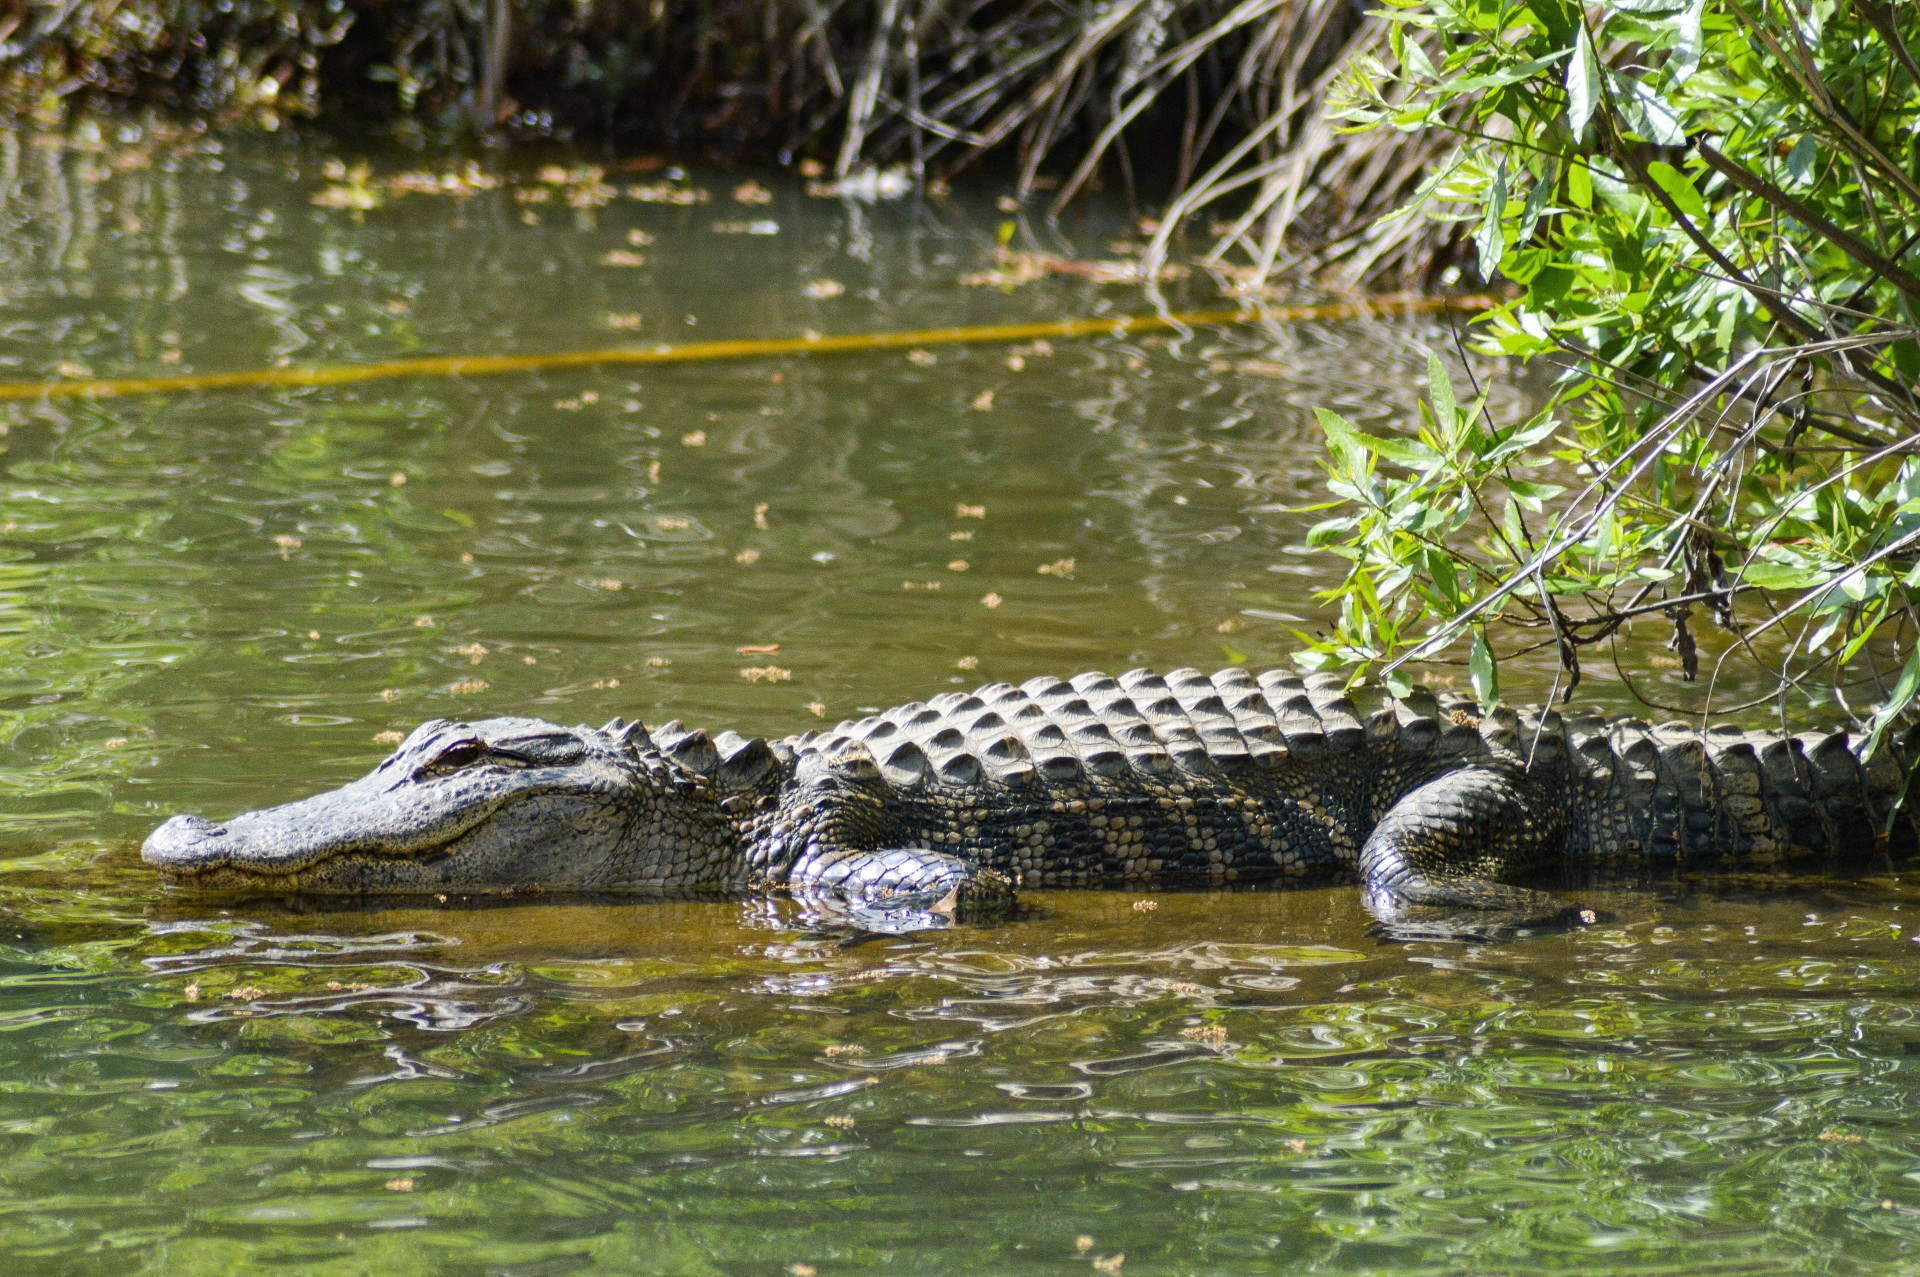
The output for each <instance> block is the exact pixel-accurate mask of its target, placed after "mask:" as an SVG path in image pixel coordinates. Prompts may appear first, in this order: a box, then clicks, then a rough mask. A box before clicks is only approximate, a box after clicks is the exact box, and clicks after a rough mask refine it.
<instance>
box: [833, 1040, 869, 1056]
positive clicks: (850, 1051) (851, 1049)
mask: <svg viewBox="0 0 1920 1277" xmlns="http://www.w3.org/2000/svg"><path fill="white" fill-rule="evenodd" d="M866 1053H867V1048H866V1047H864V1046H861V1045H860V1044H859V1043H858V1042H835V1043H834V1044H833V1045H832V1046H829V1047H828V1048H827V1054H828V1055H865V1054H866Z"/></svg>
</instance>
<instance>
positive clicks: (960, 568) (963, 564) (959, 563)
mask: <svg viewBox="0 0 1920 1277" xmlns="http://www.w3.org/2000/svg"><path fill="white" fill-rule="evenodd" d="M972 566H973V565H972V564H971V563H968V562H967V561H966V560H965V559H954V560H952V561H951V562H949V563H948V564H947V571H949V572H965V571H966V570H967V569H968V568H970V567H972Z"/></svg>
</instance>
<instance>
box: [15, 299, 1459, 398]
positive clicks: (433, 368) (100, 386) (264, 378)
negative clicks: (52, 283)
mask: <svg viewBox="0 0 1920 1277" xmlns="http://www.w3.org/2000/svg"><path fill="white" fill-rule="evenodd" d="M1490 305H1492V302H1491V301H1490V300H1489V299H1487V298H1484V297H1405V296H1394V297H1379V298H1375V299H1373V300H1371V301H1364V302H1339V303H1333V304H1329V305H1323V306H1279V307H1273V308H1270V309H1267V310H1263V311H1248V310H1199V311H1189V312H1187V313H1185V314H1174V315H1124V316H1120V317H1118V318H1111V319H1058V320H1052V321H1049V322H1047V323H1040V324H988V325H984V326H980V327H974V328H923V329H920V330H919V331H917V332H905V333H852V334H849V335H847V336H844V337H822V336H819V335H816V334H810V335H808V336H805V337H767V338H752V339H748V340H743V341H697V342H689V343H687V344H686V345H684V346H647V347H630V348H626V349H617V350H573V351H563V352H560V353H558V354H550V355H444V356H438V357H434V358H428V359H395V360H390V361H388V362H386V363H379V364H339V365H335V366H333V367H321V368H257V369H253V370H250V371H247V372H212V373H193V374H188V375H185V376H179V377H104V378H98V379H91V380H88V379H73V380H68V381H14V382H0V399H42V398H45V399H73V398H82V399H105V398H108V397H110V396H114V395H164V394H172V393H175V392H177V391H185V390H228V389H234V388H238V387H242V386H338V385H343V384H345V383H347V382H354V381H378V380H382V379H384V378H392V377H484V376H492V375H496V374H499V373H509V372H535V371H538V370H541V369H547V368H585V367H588V366H590V365H597V364H692V363H703V362H707V361H711V360H716V359H755V358H761V357H765V356H769V355H837V354H850V353H854V352H857V351H863V350H892V349H896V348H898V347H902V346H955V345H967V344H977V343H987V342H1004V341H1033V340H1036V339H1038V338H1044V337H1060V338H1068V337H1097V336H1102V335H1111V336H1121V335H1123V334H1130V333H1142V332H1152V331H1154V330H1157V329H1165V328H1193V327H1200V326H1203V325H1207V324H1234V323H1247V322H1253V321H1265V322H1277V323H1300V322H1303V321H1308V320H1315V319H1360V318H1365V317H1368V316H1373V315H1393V314H1412V313H1416V312H1428V311H1446V310H1484V309H1486V308H1487V307H1488V306H1490Z"/></svg>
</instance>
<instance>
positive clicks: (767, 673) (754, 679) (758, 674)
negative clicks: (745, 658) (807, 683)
mask: <svg viewBox="0 0 1920 1277" xmlns="http://www.w3.org/2000/svg"><path fill="white" fill-rule="evenodd" d="M740 677H741V678H744V679H746V680H747V682H749V683H784V682H786V681H787V680H788V679H790V678H792V677H793V671H792V670H783V669H781V668H780V667H779V666H778V665H758V666H748V667H747V668H746V669H743V670H741V671H740Z"/></svg>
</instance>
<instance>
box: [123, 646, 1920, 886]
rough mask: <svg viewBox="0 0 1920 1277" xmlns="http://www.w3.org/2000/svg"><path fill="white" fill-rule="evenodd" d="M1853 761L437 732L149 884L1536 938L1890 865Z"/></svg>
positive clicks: (1330, 726) (1088, 692) (1309, 742)
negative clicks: (1195, 913)
mask: <svg viewBox="0 0 1920 1277" xmlns="http://www.w3.org/2000/svg"><path fill="white" fill-rule="evenodd" d="M529 742H534V743H531V744H530V743H529ZM1857 749H1858V746H1857V745H1856V744H1855V743H1854V742H1853V741H1851V740H1850V739H1849V738H1848V737H1847V736H1846V735H1845V734H1834V735H1828V736H1818V735H1802V736H1781V735H1775V734H1767V733H1750V732H1742V731H1738V730H1735V729H1727V728H1716V729H1713V730H1710V731H1708V732H1706V733H1704V734H1701V733H1698V732H1696V731H1694V730H1692V729H1691V728H1687V727H1683V726H1678V725H1661V726H1649V725H1648V724H1646V723H1642V722H1637V721H1633V720H1625V719H1622V720H1616V721H1613V722H1603V721H1602V720H1600V719H1599V718H1597V717H1593V716H1591V715H1580V714H1572V715H1562V714H1560V713H1558V712H1553V711H1548V712H1545V713H1542V712H1541V711H1539V710H1536V709H1525V710H1519V711H1516V710H1513V709H1509V708H1506V707H1504V706H1502V707H1498V708H1496V709H1494V710H1493V711H1492V712H1491V713H1489V714H1487V715H1486V716H1485V717H1484V719H1483V718H1482V717H1481V716H1480V715H1479V713H1478V711H1477V709H1476V708H1475V707H1474V705H1473V704H1472V703H1471V702H1468V701H1464V700H1461V699H1459V698H1457V697H1454V696H1452V695H1451V694H1446V693H1442V694H1439V695H1436V694H1435V693H1432V692H1429V691H1427V690H1425V689H1418V690H1416V691H1415V692H1414V693H1413V694H1412V695H1410V696H1408V697H1407V698H1406V699H1405V700H1403V701H1391V700H1389V701H1383V702H1381V703H1379V704H1378V705H1374V706H1369V707H1367V708H1364V709H1363V708H1361V707H1359V706H1356V705H1355V704H1354V702H1353V701H1352V700H1350V699H1349V698H1348V697H1347V696H1346V695H1344V694H1343V692H1342V690H1341V687H1340V683H1339V681H1338V680H1337V679H1335V678H1332V677H1330V676H1309V677H1307V678H1305V679H1302V678H1299V677H1295V676H1294V675H1293V674H1291V673H1289V672H1286V671H1279V670H1275V671H1268V672H1265V673H1262V674H1259V675H1257V676H1256V675H1254V674H1251V673H1249V672H1247V671H1245V670H1240V669H1229V670H1224V671H1222V672H1220V673H1218V674H1215V675H1212V676H1211V677H1209V676H1208V675H1205V674H1202V673H1200V672H1199V671H1197V670H1191V669H1182V670H1175V671H1173V672H1172V673H1170V674H1167V675H1166V676H1164V677H1162V676H1160V675H1158V674H1155V673H1153V672H1152V671H1150V670H1133V671H1130V672H1128V673H1126V674H1122V675H1120V676H1119V677H1118V678H1112V677H1109V676H1107V675H1105V674H1100V673H1089V674H1082V675H1080V676H1079V677H1077V678H1074V679H1072V680H1070V681H1062V680H1060V679H1054V678H1036V679H1032V680H1030V681H1028V682H1027V683H1025V684H1022V685H1021V686H1019V687H1014V686H1011V685H1009V684H1005V683H994V684H989V685H987V686H985V687H982V688H979V689H978V690H976V691H974V692H972V693H967V694H960V693H948V694H945V695H941V696H936V697H934V698H933V699H932V700H929V701H926V702H917V701H916V702H914V703H913V704H909V705H902V706H900V707H899V708H897V709H893V710H889V711H888V712H886V713H885V714H877V715H874V716H872V717H869V718H863V719H861V720H859V721H858V722H845V723H840V724H838V725H836V726H835V727H833V728H832V729H831V730H829V731H826V732H808V733H807V734H805V735H803V736H798V737H790V738H788V739H785V740H780V741H772V742H768V741H763V740H757V739H749V738H746V737H742V736H738V735H736V734H735V733H732V732H722V733H720V734H719V735H718V736H715V737H711V738H710V737H709V736H708V735H707V734H706V733H705V732H703V731H699V730H695V729H690V728H687V727H684V726H682V725H681V724H680V723H678V722H673V723H668V724H666V725H664V726H661V727H658V728H655V729H653V730H652V731H651V732H648V731H646V730H644V729H642V728H640V727H639V726H638V725H637V724H626V723H622V722H620V721H619V720H615V722H613V723H610V724H608V725H607V727H605V728H602V729H600V730H599V731H594V730H592V729H589V728H584V727H583V728H561V727H556V726H554V725H553V724H549V723H540V722H537V721H535V720H530V719H494V720H488V721H487V722H483V723H476V724H471V725H468V724H448V723H430V724H427V725H425V726H423V727H422V728H420V729H419V730H418V731H416V732H415V733H414V735H413V736H412V737H410V738H409V739H408V741H407V742H406V743H405V744H403V745H402V746H401V747H400V749H399V750H398V751H396V753H395V754H394V756H393V757H392V758H390V759H388V760H387V761H386V762H385V763H383V764H381V766H380V768H379V769H377V770H376V771H375V772H374V773H372V774H371V775H369V776H368V777H366V778H364V779H363V780H361V781H356V782H354V784H352V785H349V786H347V787H345V788H343V789H341V790H337V791H334V792H333V793H331V794H324V795H320V796H317V797H316V798H313V799H308V800H306V801H305V802H303V803H296V804H290V805H289V806H287V807H284V808H275V809H273V810H272V811H267V812H255V813H248V814H247V815H245V816H241V817H236V818H235V819H234V820H233V821H230V822H228V824H227V826H225V827H219V826H214V825H211V824H210V823H209V822H206V821H200V820H198V819H197V818H195V817H176V818H175V820H173V821H170V822H168V824H167V825H164V826H162V827H161V828H160V829H159V830H156V831H155V833H154V835H153V836H152V837H151V838H150V839H149V840H148V844H147V848H146V855H147V859H148V860H149V861H150V862H151V863H153V864H155V865H156V866H158V867H160V868H161V869H162V870H163V871H165V872H168V873H169V874H171V875H173V876H175V877H177V878H181V879H185V880H192V881H198V882H203V883H209V884H218V885H223V886H233V885H246V884H249V883H250V884H252V885H263V883H264V882H265V880H274V881H275V883H276V884H277V885H280V886H283V887H297V888H300V889H307V890H325V891H362V892H372V891H399V890H468V891H475V890H525V889H530V888H532V889H539V888H545V889H600V890H662V889H684V888H702V887H734V888H737V887H742V886H748V887H754V886H771V887H784V888H787V889H789V890H791V891H794V892H796V893H798V894H802V895H810V896H816V897H821V898H826V897H833V898H838V899H842V900H848V899H881V900H887V899H896V898H899V897H903V896H904V897H911V898H913V899H914V900H916V901H917V902H918V904H919V905H921V906H924V907H929V908H935V909H943V910H957V909H987V908H991V907H995V906H997V905H1000V904H1004V903H1005V902H1006V901H1008V900H1010V899H1011V898H1012V891H1013V889H1014V887H1015V886H1017V885H1032V886H1089V885H1094V884H1111V885H1118V884H1126V883H1143V882H1147V881H1185V882H1193V883H1225V882H1233V881H1244V880H1251V879H1267V878H1304V877H1308V876H1337V875H1343V874H1354V873H1358V874H1359V876H1360V877H1361V878H1362V879H1363V881H1365V882H1366V883H1367V884H1368V885H1369V887H1370V888H1371V889H1372V890H1373V891H1375V892H1376V893H1384V894H1385V895H1387V896H1390V897H1392V898H1393V899H1395V900H1399V901H1404V902H1410V903H1414V904H1422V903H1432V904H1447V905H1469V906H1478V907H1488V908H1519V907H1527V908H1532V907H1534V906H1535V905H1537V904H1538V900H1539V895H1538V893H1529V892H1524V891H1519V890H1516V889H1514V888H1513V887H1511V886H1509V885H1507V884H1506V883H1505V882H1504V881H1503V880H1506V879H1510V878H1512V877H1515V876H1517V875H1519V874H1521V873H1524V872H1525V871H1527V870H1529V869H1532V868H1535V867H1539V866H1542V865H1547V864H1551V863H1554V862H1557V861H1559V860H1560V859H1562V858H1563V857H1590V858H1598V859H1603V860H1629V861H1630V860H1639V859H1646V858H1650V857H1678V858H1680V859H1682V860H1684V861H1686V862H1687V863H1688V864H1689V865H1693V866H1698V867H1702V868H1718V869H1768V868H1772V867H1774V866H1777V865H1779V864H1781V863H1782V862H1784V861H1786V860H1788V859H1790V858H1793V857H1796V856H1806V855H1821V854H1833V853H1839V852H1848V851H1858V852H1867V851H1881V852H1886V851H1894V852H1904V851H1907V850H1910V849H1911V848H1912V846H1913V844H1914V841H1915V839H1914V828H1913V825H1912V823H1911V821H1910V820H1909V819H1907V818H1905V817H1902V818H1900V819H1898V820H1895V819H1892V817H1891V813H1892V811H1893V805H1894V802H1895V800H1896V799H1897V798H1898V797H1899V795H1900V793H1901V792H1902V789H1903V787H1904V784H1905V781H1906V777H1907V775H1908V774H1909V772H1910V770H1911V765H1912V763H1913V762H1914V761H1915V760H1916V757H1920V729H1915V730H1914V731H1913V732H1910V733H1908V735H1907V736H1906V737H1904V738H1903V739H1901V740H1899V741H1894V740H1892V739H1891V738H1889V739H1888V740H1887V741H1886V742H1885V743H1884V745H1883V747H1882V748H1881V750H1880V751H1879V752H1878V753H1877V754H1876V755H1875V756H1874V757H1873V758H1871V759H1867V760H1864V761H1863V760H1861V759H1860V758H1859V756H1858V753H1857ZM479 804H487V805H488V807H487V814H485V815H484V816H481V817H479V818H477V819H476V817H475V815H474V810H475V808H476V806H477V805H479ZM436 830H444V831H445V832H444V833H436V832H435V831H436ZM1883 830H1890V834H1891V837H1888V836H1885V835H1882V834H1881V831H1883ZM587 848H590V849H591V851H592V854H591V856H589V855H587V853H586V851H585V850H583V849H587Z"/></svg>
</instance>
